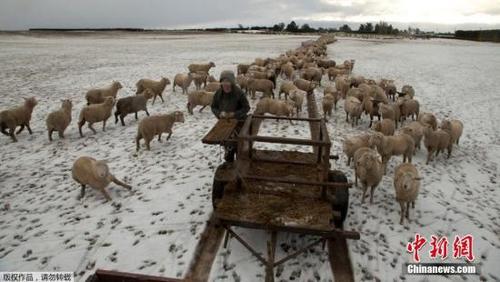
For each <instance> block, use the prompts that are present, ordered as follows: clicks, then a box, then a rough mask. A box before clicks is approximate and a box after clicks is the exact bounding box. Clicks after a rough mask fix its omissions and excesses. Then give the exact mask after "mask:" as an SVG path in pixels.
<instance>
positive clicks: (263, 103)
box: [254, 97, 295, 117]
mask: <svg viewBox="0 0 500 282" xmlns="http://www.w3.org/2000/svg"><path fill="white" fill-rule="evenodd" d="M294 106H295V105H294V104H293V102H287V101H282V100H275V99H271V98H267V97H266V98H262V99H260V100H259V102H258V103H257V105H256V107H255V111H254V114H255V115H263V114H265V113H269V114H272V115H275V116H285V117H292V115H293V108H294Z"/></svg>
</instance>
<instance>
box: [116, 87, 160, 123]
mask: <svg viewBox="0 0 500 282" xmlns="http://www.w3.org/2000/svg"><path fill="white" fill-rule="evenodd" d="M154 95H155V93H154V92H153V91H152V90H151V88H147V89H146V90H144V92H143V93H142V94H139V95H136V96H129V97H125V98H121V99H118V102H116V111H115V124H116V123H118V116H120V121H121V122H122V125H123V126H125V121H124V120H123V119H124V118H125V117H126V116H127V115H128V114H131V113H134V114H135V120H137V119H138V117H137V112H139V111H145V112H146V115H148V116H149V112H148V107H147V102H148V100H149V99H151V98H152V97H153V96H154Z"/></svg>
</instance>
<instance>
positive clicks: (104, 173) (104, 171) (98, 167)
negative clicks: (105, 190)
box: [94, 160, 109, 179]
mask: <svg viewBox="0 0 500 282" xmlns="http://www.w3.org/2000/svg"><path fill="white" fill-rule="evenodd" d="M94 174H95V175H96V176H97V177H98V178H102V179H104V178H107V177H108V176H109V168H108V165H107V162H106V161H103V160H101V161H96V162H95V165H94Z"/></svg>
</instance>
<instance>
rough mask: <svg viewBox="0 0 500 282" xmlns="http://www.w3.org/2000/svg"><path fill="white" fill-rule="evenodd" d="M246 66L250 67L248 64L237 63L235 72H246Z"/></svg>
mask: <svg viewBox="0 0 500 282" xmlns="http://www.w3.org/2000/svg"><path fill="white" fill-rule="evenodd" d="M248 68H250V65H249V64H238V66H237V67H236V71H237V74H238V75H240V74H246V73H247V72H248Z"/></svg>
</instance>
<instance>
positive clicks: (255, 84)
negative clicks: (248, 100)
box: [247, 78, 274, 99]
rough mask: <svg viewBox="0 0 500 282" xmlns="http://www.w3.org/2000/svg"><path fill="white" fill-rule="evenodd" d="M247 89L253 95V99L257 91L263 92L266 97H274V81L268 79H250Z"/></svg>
mask: <svg viewBox="0 0 500 282" xmlns="http://www.w3.org/2000/svg"><path fill="white" fill-rule="evenodd" d="M247 89H248V91H249V92H250V94H251V95H252V99H255V93H256V92H257V91H259V92H262V93H263V94H264V96H265V97H273V98H274V92H273V89H274V83H273V82H272V81H270V80H268V79H256V78H250V79H248V83H247Z"/></svg>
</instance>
